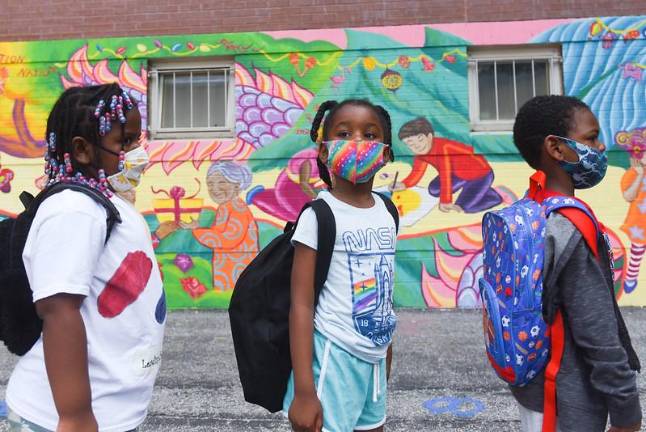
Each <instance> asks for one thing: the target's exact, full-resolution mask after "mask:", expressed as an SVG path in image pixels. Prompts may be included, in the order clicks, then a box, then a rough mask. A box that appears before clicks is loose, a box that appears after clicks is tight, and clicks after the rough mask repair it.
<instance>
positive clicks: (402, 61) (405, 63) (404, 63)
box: [397, 55, 410, 69]
mask: <svg viewBox="0 0 646 432" xmlns="http://www.w3.org/2000/svg"><path fill="white" fill-rule="evenodd" d="M397 62H398V63H399V66H401V67H402V68H404V69H408V68H409V67H410V57H408V56H406V55H402V56H399V59H398V60H397Z"/></svg>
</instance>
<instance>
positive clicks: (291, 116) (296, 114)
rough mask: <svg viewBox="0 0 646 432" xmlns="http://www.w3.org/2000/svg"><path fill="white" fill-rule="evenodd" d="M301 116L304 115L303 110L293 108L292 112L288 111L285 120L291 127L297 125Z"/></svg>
mask: <svg viewBox="0 0 646 432" xmlns="http://www.w3.org/2000/svg"><path fill="white" fill-rule="evenodd" d="M301 114H303V110H302V109H300V108H292V109H290V110H287V111H286V112H285V120H286V122H287V124H288V125H290V126H293V125H295V124H296V121H297V120H298V119H299V118H300V116H301Z"/></svg>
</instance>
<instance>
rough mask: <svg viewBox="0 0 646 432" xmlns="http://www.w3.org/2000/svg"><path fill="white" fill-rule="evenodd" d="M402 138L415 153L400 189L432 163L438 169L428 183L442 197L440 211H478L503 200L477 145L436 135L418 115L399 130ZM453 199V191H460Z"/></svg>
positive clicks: (436, 194)
mask: <svg viewBox="0 0 646 432" xmlns="http://www.w3.org/2000/svg"><path fill="white" fill-rule="evenodd" d="M399 139H401V140H402V141H403V142H404V143H405V144H406V145H407V146H408V147H409V148H410V149H411V151H412V152H413V153H414V154H415V159H414V160H413V168H412V170H411V173H410V174H409V175H408V177H406V178H405V179H404V180H403V181H402V182H401V183H397V185H396V189H398V190H401V189H404V188H411V187H413V186H415V185H417V184H418V183H419V182H420V181H421V180H422V178H423V177H424V174H425V173H426V169H427V168H428V165H432V166H433V167H434V168H435V169H436V170H437V172H438V175H437V177H436V178H435V179H433V180H432V181H431V183H430V184H429V185H428V192H429V193H430V194H431V195H432V196H434V197H439V199H440V203H439V206H438V208H439V210H440V211H443V212H449V211H456V212H459V213H461V212H464V213H478V212H481V211H484V210H487V209H490V208H492V207H495V206H497V205H498V204H500V203H501V202H502V197H501V196H500V194H499V193H498V192H497V191H496V190H494V189H493V188H492V183H493V180H494V174H493V171H492V169H491V166H489V163H488V162H487V160H486V159H485V158H484V156H481V155H476V154H475V153H474V152H473V148H472V147H470V146H468V145H466V144H464V143H461V142H458V141H453V140H450V139H446V138H439V137H436V136H435V131H434V129H433V126H432V125H431V123H430V122H429V121H428V120H427V119H425V118H422V117H420V118H416V119H415V120H412V121H409V122H408V123H405V124H404V125H403V126H402V127H401V129H399ZM460 190H461V192H460V195H459V196H458V197H457V199H455V201H454V200H453V194H454V193H456V192H458V191H460Z"/></svg>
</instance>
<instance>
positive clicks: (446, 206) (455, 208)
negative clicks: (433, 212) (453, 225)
mask: <svg viewBox="0 0 646 432" xmlns="http://www.w3.org/2000/svg"><path fill="white" fill-rule="evenodd" d="M438 208H439V209H440V211H441V212H444V213H448V212H451V211H454V212H456V213H463V212H464V210H462V207H460V206H459V205H457V204H452V203H449V204H441V203H440V205H439V206H438Z"/></svg>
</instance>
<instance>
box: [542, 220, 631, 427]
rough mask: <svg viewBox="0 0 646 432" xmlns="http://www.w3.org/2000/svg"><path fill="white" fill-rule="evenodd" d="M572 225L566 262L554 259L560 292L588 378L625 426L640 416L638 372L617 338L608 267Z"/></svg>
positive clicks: (616, 420) (612, 414) (619, 424)
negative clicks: (603, 266)
mask: <svg viewBox="0 0 646 432" xmlns="http://www.w3.org/2000/svg"><path fill="white" fill-rule="evenodd" d="M561 217H562V216H561ZM567 222H568V223H569V221H567ZM574 231H575V233H574V235H573V236H572V237H571V238H570V239H569V241H568V242H567V243H566V246H565V248H564V254H562V255H564V256H561V257H560V258H561V259H560V260H556V261H557V262H558V261H562V260H563V259H566V262H565V263H564V264H556V265H554V267H556V268H558V267H561V268H562V271H559V272H558V282H557V286H559V287H560V292H559V295H558V297H559V300H560V304H561V306H562V309H563V311H564V315H565V318H566V322H567V325H568V327H569V329H570V331H571V334H572V339H573V340H574V343H575V345H576V348H577V350H578V351H579V352H580V353H581V354H582V356H583V359H584V361H585V362H586V363H587V364H588V365H589V366H590V384H591V385H592V387H593V388H595V389H596V390H597V391H598V392H599V393H601V394H602V395H603V396H604V398H605V400H606V404H607V406H608V410H609V414H610V422H611V424H612V425H613V426H617V427H626V426H629V425H633V424H635V423H637V422H639V421H640V420H641V417H642V414H641V407H640V403H639V393H638V391H637V383H636V376H635V372H633V371H632V370H631V368H630V366H629V364H628V356H627V354H626V351H625V350H624V348H623V346H622V344H621V341H620V339H619V334H618V327H617V318H616V315H615V311H614V299H613V298H612V294H611V291H610V288H609V286H608V283H607V280H606V278H605V276H604V272H603V270H602V268H601V267H600V265H599V262H598V260H597V259H596V258H595V257H594V256H593V254H592V252H591V251H590V249H589V248H588V246H587V244H586V243H585V240H584V239H583V238H582V236H581V235H580V233H579V232H578V231H577V230H576V229H575V230H574ZM568 249H569V250H568ZM570 252H571V253H570ZM553 275H554V274H553Z"/></svg>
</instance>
